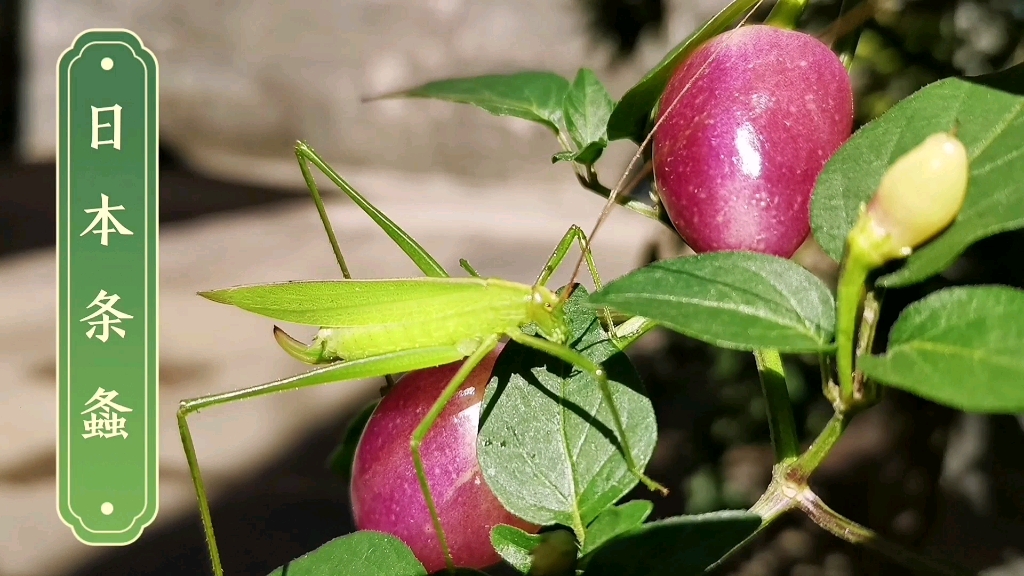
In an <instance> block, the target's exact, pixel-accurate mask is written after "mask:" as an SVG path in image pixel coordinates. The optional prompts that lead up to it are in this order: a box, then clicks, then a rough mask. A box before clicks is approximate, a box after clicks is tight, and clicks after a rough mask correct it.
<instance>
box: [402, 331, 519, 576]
mask: <svg viewBox="0 0 1024 576" xmlns="http://www.w3.org/2000/svg"><path fill="white" fill-rule="evenodd" d="M498 340H499V336H498V335H497V334H495V335H493V336H489V337H487V338H485V339H484V340H483V341H482V342H481V343H480V345H479V346H477V348H476V350H475V351H474V352H473V353H472V354H470V355H469V357H468V358H466V361H465V362H463V363H462V366H461V367H460V368H459V371H458V372H456V373H455V376H452V379H451V380H450V381H449V382H448V385H447V386H445V389H444V391H443V392H441V396H439V397H438V398H437V400H435V401H434V404H433V405H432V406H431V407H430V411H429V412H427V415H426V417H424V418H423V421H422V422H420V423H419V425H418V426H416V430H414V431H413V433H412V439H411V440H410V442H409V449H410V451H411V452H412V462H413V465H414V466H415V467H416V478H417V479H419V482H420V490H422V491H423V499H424V500H426V502H427V509H428V510H430V520H431V521H432V522H433V523H434V531H435V532H437V538H438V541H439V542H440V544H441V549H442V551H443V552H444V561H445V564H447V565H448V570H450V571H453V570H455V562H454V561H453V560H452V553H451V550H450V549H449V548H448V539H447V538H446V537H445V535H444V527H442V526H441V516H440V515H439V514H438V513H437V504H436V503H435V502H434V495H433V493H432V492H431V491H430V482H428V481H427V471H426V468H425V467H424V466H423V457H422V456H421V454H420V446H421V445H422V444H423V440H424V439H426V437H427V434H429V433H430V430H431V429H432V428H433V427H434V424H435V423H436V422H437V419H438V418H439V417H440V416H441V413H442V412H443V411H444V408H445V406H447V405H448V402H450V401H451V399H452V397H454V396H455V394H456V392H458V391H459V388H461V387H462V385H463V384H464V383H465V382H466V378H469V375H470V374H472V373H473V370H474V369H476V367H477V366H478V365H479V364H480V362H481V361H483V359H484V358H485V357H486V356H487V355H488V354H490V353H491V351H492V350H494V349H495V348H496V347H497V346H498Z"/></svg>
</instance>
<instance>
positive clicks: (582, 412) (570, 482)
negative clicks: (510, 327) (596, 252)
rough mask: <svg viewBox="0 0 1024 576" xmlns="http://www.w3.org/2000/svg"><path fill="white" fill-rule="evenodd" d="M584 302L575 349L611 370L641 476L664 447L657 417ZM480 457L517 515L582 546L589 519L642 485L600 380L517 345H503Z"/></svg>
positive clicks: (572, 310)
mask: <svg viewBox="0 0 1024 576" xmlns="http://www.w3.org/2000/svg"><path fill="white" fill-rule="evenodd" d="M586 295H587V294H586V290H585V289H584V288H582V287H577V288H576V290H575V291H574V292H573V295H572V296H571V297H570V298H569V300H568V302H566V305H565V308H564V310H565V314H566V320H567V323H568V325H569V329H570V333H571V336H570V338H569V343H570V345H571V347H572V348H574V349H575V350H577V351H579V352H580V353H581V354H583V355H584V356H586V357H587V358H589V359H590V360H592V361H594V362H599V363H602V364H603V366H604V368H605V369H606V370H607V373H608V378H609V380H610V384H611V389H612V398H613V401H614V402H615V405H616V407H617V408H618V411H619V414H620V415H621V417H622V421H623V426H624V427H625V430H626V434H627V435H628V441H629V445H630V448H631V450H632V454H633V459H634V460H635V461H636V463H637V465H639V466H641V467H643V466H644V465H645V464H646V463H647V461H648V459H650V457H651V454H652V452H653V450H654V443H655V441H656V439H657V424H656V423H655V419H654V409H653V408H652V407H651V402H650V400H648V399H647V398H646V397H645V396H644V395H643V385H642V384H641V382H640V377H639V376H638V375H637V373H636V370H635V369H634V368H633V365H632V363H630V361H629V358H627V357H626V355H625V354H623V353H622V352H621V351H620V350H619V349H618V348H617V347H616V346H615V345H614V344H613V343H612V342H611V341H610V340H609V339H608V335H607V334H606V333H605V332H604V330H603V329H602V327H601V324H600V322H598V320H597V317H596V316H595V315H594V313H593V312H592V311H591V310H589V309H587V308H586V307H585V306H583V305H582V303H583V301H584V300H585V299H586ZM595 416H596V417H595ZM477 457H478V459H479V461H480V468H481V470H482V471H483V475H484V479H485V480H486V481H487V484H488V485H489V486H490V487H491V490H493V491H494V494H495V495H496V496H497V497H498V499H499V500H500V501H501V503H502V504H503V505H504V506H505V507H506V508H507V509H508V510H509V511H510V512H512V513H513V514H515V515H516V516H518V517H520V518H522V519H524V520H526V521H528V522H531V523H533V524H537V525H541V526H549V525H552V524H561V525H563V526H568V527H570V528H572V529H573V531H574V532H575V533H576V535H577V536H578V537H580V538H581V539H582V537H583V534H584V527H585V526H586V525H587V524H588V523H590V521H591V520H593V519H594V518H596V517H597V516H598V515H599V514H600V513H601V512H603V511H604V510H605V509H606V508H607V507H609V506H611V505H612V504H613V503H615V501H616V500H618V499H619V498H621V497H622V496H624V495H625V494H626V493H627V492H629V490H630V489H631V488H633V486H635V485H636V484H637V478H636V476H634V475H633V474H631V473H630V472H629V471H628V469H627V467H626V462H625V459H624V458H623V456H622V453H621V451H620V443H619V437H618V435H617V434H616V433H615V425H614V422H613V420H612V416H611V412H610V410H609V408H608V405H607V404H606V403H605V402H604V400H603V397H602V395H601V392H600V387H599V386H598V383H597V381H596V380H594V379H593V378H592V377H591V376H590V375H589V374H587V373H585V372H583V371H581V370H579V369H577V368H575V367H573V366H569V365H567V364H565V363H564V362H562V361H560V360H557V359H555V358H552V357H551V356H548V355H547V354H543V353H540V352H537V351H535V350H533V349H532V348H527V347H524V346H521V345H518V344H516V343H515V342H509V343H508V344H507V345H506V346H505V348H504V350H503V351H502V354H501V357H500V358H499V359H498V361H497V363H496V364H495V367H494V377H493V378H492V380H491V382H490V384H489V385H488V387H487V393H486V396H485V399H484V409H483V413H482V414H481V427H480V435H479V439H478V442H477Z"/></svg>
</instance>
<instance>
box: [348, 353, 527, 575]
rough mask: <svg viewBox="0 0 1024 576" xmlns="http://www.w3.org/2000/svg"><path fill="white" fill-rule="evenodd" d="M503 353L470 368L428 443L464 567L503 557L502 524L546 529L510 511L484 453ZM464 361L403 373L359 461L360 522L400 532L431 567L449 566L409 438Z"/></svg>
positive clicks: (425, 452)
mask: <svg viewBox="0 0 1024 576" xmlns="http://www.w3.org/2000/svg"><path fill="white" fill-rule="evenodd" d="M497 358H498V351H495V352H492V353H491V354H490V355H489V356H488V357H487V358H485V359H484V360H483V362H481V363H480V365H479V366H477V368H476V370H474V371H473V372H472V374H470V376H469V378H468V379H467V381H466V383H465V384H463V386H462V388H460V390H459V392H458V393H457V394H456V395H455V397H454V398H452V401H451V402H450V403H449V404H448V406H446V407H445V409H444V411H443V412H442V413H441V416H440V418H439V419H438V421H437V423H436V424H435V425H434V428H433V429H432V430H431V432H430V433H429V434H428V435H427V438H426V439H425V440H424V442H423V444H422V446H421V454H422V456H423V465H424V469H425V470H426V474H427V479H428V481H429V482H430V488H431V491H432V493H433V495H434V499H435V503H436V504H437V509H438V515H439V516H440V518H441V525H442V526H443V527H444V531H445V536H446V537H447V539H448V546H449V548H450V549H451V554H452V559H453V560H454V561H455V564H456V565H457V566H460V567H463V568H476V569H481V568H486V567H488V566H491V565H493V564H496V563H497V562H498V561H499V560H500V557H499V556H498V554H497V552H495V551H494V547H493V546H492V545H491V539H490V538H491V529H492V528H493V527H494V526H495V525H497V524H510V525H512V526H516V527H518V528H522V529H523V530H527V531H529V532H536V531H537V530H538V529H539V528H538V527H536V526H532V525H530V524H528V523H526V522H524V521H522V520H520V519H519V518H517V517H515V516H513V515H512V514H511V513H510V512H508V511H507V510H505V508H504V507H503V506H502V505H501V503H500V502H499V501H498V499H497V497H496V496H494V493H493V492H491V489H490V487H488V486H487V483H486V482H485V481H484V479H483V475H482V474H481V472H480V466H479V464H478V462H477V458H476V441H477V428H478V425H479V420H480V409H481V403H482V402H483V398H484V387H485V386H486V385H487V382H488V381H489V380H490V377H491V371H492V370H493V368H494V363H495V361H496V360H497ZM461 364H462V363H461V362H456V363H454V364H447V365H445V366H439V367H437V368H430V369H426V370H419V371H416V372H411V373H409V374H406V375H405V376H404V377H402V378H401V379H400V380H399V381H398V382H397V383H396V385H395V387H394V388H393V389H392V390H391V391H390V392H388V394H387V395H386V396H385V397H384V398H383V399H382V400H381V402H380V404H379V405H378V406H377V409H376V410H375V411H374V413H373V415H372V416H371V417H370V420H369V421H368V422H367V424H366V429H365V430H364V431H363V435H362V438H361V439H360V441H359V446H358V448H357V449H356V456H355V461H354V463H353V466H352V510H353V515H354V517H355V522H356V526H357V527H358V528H359V529H360V530H376V531H379V532H386V533H388V534H392V535H394V536H396V537H397V538H399V539H400V540H402V541H403V542H405V544H406V545H407V546H409V547H410V548H411V549H412V551H413V553H414V554H415V555H416V557H417V558H418V559H419V560H420V562H422V563H423V565H424V566H425V567H426V569H427V571H428V572H431V573H432V572H435V571H438V570H441V569H443V568H444V567H445V559H444V552H443V551H442V549H441V545H440V543H439V540H438V537H437V534H436V532H435V531H434V525H433V523H432V521H431V519H430V513H429V511H428V510H427V504H426V501H425V499H424V498H423V493H422V491H421V490H420V485H419V482H418V480H417V478H416V470H415V468H414V467H413V460H412V454H411V452H410V450H409V440H410V438H411V437H412V433H413V430H414V429H415V428H416V426H418V425H419V423H420V421H422V420H423V418H424V417H425V416H426V414H427V411H428V410H429V409H430V407H431V405H432V404H433V403H434V401H435V400H436V399H437V398H438V397H439V396H440V395H441V392H442V390H444V387H445V386H446V385H447V384H448V382H449V381H450V380H451V378H452V376H454V375H455V373H456V372H457V371H458V369H459V367H460V366H461Z"/></svg>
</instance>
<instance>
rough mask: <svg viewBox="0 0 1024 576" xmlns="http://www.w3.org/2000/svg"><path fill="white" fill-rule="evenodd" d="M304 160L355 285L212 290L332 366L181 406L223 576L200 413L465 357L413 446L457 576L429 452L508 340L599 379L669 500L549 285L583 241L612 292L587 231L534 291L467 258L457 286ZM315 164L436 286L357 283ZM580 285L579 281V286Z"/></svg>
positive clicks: (332, 175) (283, 341) (307, 153)
mask: <svg viewBox="0 0 1024 576" xmlns="http://www.w3.org/2000/svg"><path fill="white" fill-rule="evenodd" d="M295 154H296V158H297V159H298V162H299V167H300V169H301V170H302V175H303V178H304V179H305V182H306V185H307V187H308V188H309V191H310V193H311V195H312V197H313V200H314V202H315V204H316V207H317V210H318V211H319V213H320V218H321V220H322V221H323V224H324V228H325V230H326V232H327V235H328V238H329V240H330V242H331V246H332V248H333V250H334V253H335V257H336V258H337V260H338V264H339V266H340V267H341V270H342V274H343V276H344V277H345V279H344V280H335V281H316V282H313V281H310V282H284V283H276V284H264V285H252V286H240V287H235V288H228V289H224V290H214V291H209V292H203V293H201V295H202V296H204V297H206V298H208V299H210V300H213V301H215V302H221V303H225V304H231V305H234V306H237V307H239V308H242V309H244V310H248V311H251V312H254V313H257V314H260V315H262V316H266V317H269V318H272V319H275V320H279V321H283V322H292V323H296V324H304V325H312V326H318V327H320V328H321V329H320V331H319V332H318V334H317V336H316V337H315V339H314V340H313V343H312V344H310V345H306V344H303V343H301V342H299V341H297V340H295V339H293V338H292V337H290V336H288V335H287V334H285V333H284V331H282V330H281V329H279V328H277V327H275V328H274V335H275V338H276V339H277V341H278V343H279V344H280V345H281V347H282V348H283V349H284V350H285V351H286V352H288V353H289V354H290V355H292V356H293V357H295V358H297V359H299V360H301V361H303V362H305V363H308V364H326V365H325V366H323V367H320V368H316V369H314V370H311V371H309V372H306V373H304V374H300V375H298V376H293V377H289V378H284V379H281V380H277V381H274V382H269V383H266V384H261V385H257V386H253V387H249V388H245V389H241V390H237V391H232V392H226V393H222V394H214V395H210V396H204V397H200V398H195V399H190V400H184V401H182V402H181V405H180V407H179V409H178V414H177V418H178V428H179V431H180V433H181V440H182V444H183V447H184V450H185V455H186V458H187V460H188V466H189V472H190V474H191V476H192V481H193V483H194V485H195V489H196V495H197V497H198V500H199V509H200V515H201V518H202V522H203V528H204V531H205V534H206V539H207V544H208V547H209V552H210V558H211V561H212V563H213V570H214V573H215V575H216V576H222V575H223V568H222V566H221V562H220V557H219V552H218V549H217V544H216V540H215V537H214V532H213V526H212V522H211V519H210V510H209V504H208V502H207V497H206V490H205V488H204V486H203V481H202V476H201V474H200V470H199V464H198V462H197V459H196V454H195V448H194V445H193V442H192V437H191V433H190V432H189V428H188V423H187V416H188V415H189V414H192V413H195V412H198V411H199V410H201V409H204V408H208V407H211V406H216V405H220V404H227V403H230V402H236V401H240V400H244V399H248V398H255V397H258V396H263V395H266V394H272V393H276V392H283V391H286V390H294V389H298V388H303V387H308V386H315V385H319V384H328V383H334V382H341V381H346V380H357V379H365V378H373V377H387V376H389V375H392V374H397V373H402V372H409V371H414V370H419V369H424V368H430V367H433V366H439V365H442V364H448V363H451V362H456V361H459V360H463V361H464V362H463V365H462V367H461V368H460V369H459V371H458V372H457V373H456V375H455V376H454V377H453V378H452V380H451V381H450V383H449V384H448V385H447V387H446V388H445V390H444V392H443V393H442V395H441V396H440V397H439V398H438V399H437V401H436V402H435V403H434V405H433V406H432V407H431V409H430V411H429V412H428V414H427V416H426V418H425V419H424V420H423V422H422V423H421V424H420V425H419V426H418V427H417V428H416V430H415V432H414V434H413V437H412V438H411V440H410V449H411V451H412V456H413V461H414V464H415V467H416V474H417V478H418V480H419V483H420V486H421V489H422V491H423V495H424V498H425V500H426V504H427V506H428V509H429V511H430V514H431V518H432V519H433V522H434V527H435V530H436V532H437V535H438V539H439V543H440V545H441V547H442V549H443V550H444V553H445V558H446V560H447V562H448V565H449V568H452V561H451V554H450V551H449V548H448V545H447V542H446V540H445V536H444V530H443V527H442V526H441V523H440V520H439V517H438V514H437V509H436V506H435V503H434V499H433V496H432V494H431V492H430V486H429V484H428V482H427V477H426V473H425V471H424V468H423V464H422V459H421V458H420V453H419V447H420V444H421V442H422V441H423V440H424V438H425V437H426V436H427V434H428V433H429V431H430V429H431V427H432V425H433V423H434V421H435V420H436V419H437V417H438V416H439V415H440V414H441V412H442V411H443V409H444V407H445V405H446V404H447V403H448V402H449V400H451V398H452V397H453V396H454V394H455V393H456V392H457V391H458V389H459V388H460V387H461V385H462V384H463V382H464V381H465V379H466V378H467V377H468V376H469V374H470V373H471V372H472V371H473V369H474V368H475V367H476V366H477V364H478V363H479V362H480V361H481V360H482V359H483V358H485V357H486V356H487V355H488V353H490V352H491V351H492V350H494V349H495V347H496V346H497V345H498V343H499V341H500V339H501V338H503V337H507V338H509V339H511V340H513V341H515V342H518V343H520V344H522V345H525V346H529V347H532V348H534V349H537V350H539V351H542V352H544V353H547V354H549V355H551V356H553V357H555V358H558V359H560V360H563V361H565V362H567V363H569V364H571V365H574V366H576V367H577V368H579V369H581V370H583V371H585V372H588V373H590V374H591V375H592V376H593V377H594V379H595V380H596V381H597V383H598V385H599V386H600V387H601V393H602V395H603V397H604V399H605V401H606V402H607V403H608V405H609V407H610V408H611V414H612V417H613V420H614V424H615V431H616V434H617V440H618V443H619V449H620V452H621V453H622V455H623V457H624V459H625V461H626V464H627V466H628V468H629V470H630V472H631V473H633V474H634V475H636V477H637V478H638V479H639V480H641V481H642V482H643V483H644V484H645V485H646V486H648V487H649V488H650V489H652V490H656V491H659V492H662V493H665V492H667V490H666V489H665V488H664V487H662V486H661V485H660V484H658V483H657V482H655V481H653V480H651V479H649V478H648V477H647V476H645V475H644V474H643V472H642V471H641V470H639V468H638V467H637V465H636V464H635V462H634V460H633V457H632V451H631V450H630V448H629V441H628V438H627V436H626V434H625V432H624V426H623V423H622V419H621V417H620V415H619V413H618V410H617V409H616V407H615V404H614V403H613V402H612V398H611V391H610V388H609V383H608V378H607V375H606V373H605V371H604V369H603V368H602V367H601V366H600V365H597V364H595V363H594V362H592V361H590V360H589V359H587V358H586V357H584V356H583V355H581V354H580V353H579V352H577V351H575V350H573V349H572V348H570V347H568V346H567V345H566V343H565V340H566V337H567V336H568V334H567V328H566V324H565V320H564V316H563V313H562V305H563V304H564V302H565V299H566V298H567V296H568V293H569V289H566V290H565V293H564V294H563V295H562V297H559V296H558V295H556V294H555V293H554V292H552V291H551V290H549V289H548V288H547V287H545V283H546V282H547V281H548V279H549V278H550V276H551V275H552V274H553V273H554V271H555V270H556V269H557V267H558V266H559V265H560V264H561V263H562V261H563V260H564V258H565V256H566V254H567V253H568V251H569V250H570V249H571V248H572V245H573V243H578V244H579V245H580V248H581V250H582V252H583V254H582V255H581V258H580V265H582V263H583V261H585V262H586V263H587V266H588V269H589V271H590V273H591V275H592V277H593V280H594V283H595V285H596V287H597V288H598V289H600V287H601V280H600V277H599V276H598V273H597V269H596V266H595V264H594V260H593V257H592V256H591V254H590V252H589V242H588V241H587V237H586V235H585V234H584V233H583V231H582V230H581V229H580V228H579V227H577V226H573V227H572V228H570V229H569V231H568V232H566V234H565V235H564V236H563V237H562V240H561V241H560V242H559V244H558V245H557V247H556V248H555V250H554V252H553V253H552V255H551V257H550V259H549V260H548V262H547V263H546V265H545V266H544V268H543V269H542V271H541V273H540V275H539V276H538V278H537V281H536V282H535V283H534V284H533V285H526V284H519V283H515V282H509V281H505V280H500V279H484V278H481V277H479V275H478V274H477V273H476V271H475V270H474V269H473V268H472V267H471V266H470V265H469V264H468V263H467V262H465V261H462V266H463V268H465V269H466V270H467V271H468V272H469V273H470V274H471V277H469V278H451V277H449V276H448V274H447V272H445V270H444V269H443V268H442V267H441V265H440V264H438V263H437V261H436V260H434V258H433V257H431V256H430V255H429V254H428V253H427V252H426V251H425V250H424V249H423V248H422V247H421V246H420V245H419V244H418V243H416V241H415V240H413V239H412V238H411V237H410V236H409V235H408V234H406V233H405V232H404V231H403V230H402V229H401V228H399V227H398V226H397V225H396V224H394V223H393V222H392V221H391V220H389V219H388V218H387V217H386V216H385V215H384V214H383V213H382V212H380V211H379V210H377V209H376V208H375V207H374V206H372V205H371V204H370V203H369V202H368V201H367V200H366V199H365V198H363V197H362V196H361V195H360V194H359V193H358V192H357V191H356V190H355V189H353V188H352V187H351V186H350V185H349V184H348V183H347V182H345V181H344V180H343V179H342V178H341V176H339V175H338V174H337V173H336V172H335V171H334V170H333V169H332V168H331V167H330V166H328V165H327V164H326V162H324V161H323V160H322V159H321V158H320V156H319V155H317V154H316V153H315V152H314V151H313V150H312V149H311V148H309V147H308V146H307V145H306V144H304V143H301V142H300V143H298V144H297V145H296V148H295ZM309 164H313V165H314V166H316V167H317V168H318V169H319V170H320V171H321V172H323V173H324V174H325V175H326V176H327V177H328V178H329V179H330V180H331V181H332V182H333V183H334V184H335V185H337V186H338V187H339V188H340V189H341V190H342V191H344V192H345V194H347V195H348V196H349V197H350V198H351V199H352V200H353V201H354V202H355V203H356V204H357V205H358V206H359V207H360V208H362V209H363V211H365V212H366V213H367V214H368V215H369V216H370V217H371V218H372V219H373V220H374V221H375V222H376V223H377V224H378V225H379V226H380V227H381V228H382V229H383V230H384V231H385V232H386V233H387V234H388V235H389V236H390V237H391V238H392V239H393V240H394V241H395V242H396V243H397V244H398V245H399V246H400V247H401V248H402V250H403V251H404V252H405V253H406V254H407V255H408V256H409V257H410V258H411V259H412V260H413V262H415V263H416V265H417V266H418V267H419V269H420V270H421V271H422V272H423V273H424V274H425V275H426V277H425V278H410V279H400V280H352V279H351V276H350V274H349V272H348V268H347V266H346V264H345V260H344V257H343V256H342V253H341V250H340V248H339V246H338V241H337V238H336V236H335V234H334V231H333V228H332V227H331V224H330V221H329V219H328V217H327V214H326V210H325V209H324V205H323V201H322V199H321V197H320V193H319V190H318V188H317V185H316V182H315V180H314V179H313V176H312V174H311V172H310V169H309ZM578 268H579V265H578V266H577V269H578ZM572 285H574V284H573V283H570V287H571V286H572ZM526 325H533V326H535V327H536V328H537V329H538V333H539V334H540V337H538V336H531V335H528V334H526V333H524V332H523V331H522V330H521V328H522V327H524V326H526ZM650 327H651V325H650V324H649V323H647V322H646V321H644V320H643V319H640V318H637V319H635V320H634V321H630V322H627V323H625V324H623V325H621V326H620V327H619V328H620V330H618V336H619V337H629V338H633V337H636V336H637V335H638V334H640V333H642V332H645V331H646V330H647V329H648V328H650Z"/></svg>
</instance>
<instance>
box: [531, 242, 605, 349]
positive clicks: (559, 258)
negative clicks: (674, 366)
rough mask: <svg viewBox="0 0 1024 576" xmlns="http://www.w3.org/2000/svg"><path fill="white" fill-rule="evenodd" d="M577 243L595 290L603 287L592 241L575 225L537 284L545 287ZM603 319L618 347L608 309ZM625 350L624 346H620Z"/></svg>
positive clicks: (603, 311)
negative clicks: (592, 249) (591, 244)
mask: <svg viewBox="0 0 1024 576" xmlns="http://www.w3.org/2000/svg"><path fill="white" fill-rule="evenodd" d="M573 242H577V243H578V244H579V246H580V251H581V252H582V253H583V258H584V260H585V261H586V263H587V270H589V271H590V277H591V278H592V279H593V280H594V288H595V289H596V290H600V289H601V287H602V283H601V275H600V274H598V273H597V263H595V262H594V254H593V252H591V250H590V241H589V240H588V239H587V234H586V233H585V232H584V231H583V229H582V228H580V227H579V226H577V225H575V224H573V225H572V226H570V227H569V230H568V231H566V233H565V235H563V236H562V239H561V240H560V241H559V242H558V245H557V246H556V247H555V251H554V252H552V253H551V257H550V258H548V261H547V263H546V264H544V269H543V270H541V273H540V275H539V276H538V277H537V282H536V284H538V285H542V286H543V285H545V284H546V283H547V281H548V279H549V278H551V275H552V274H553V273H554V272H555V270H557V269H558V267H559V266H560V265H561V264H562V262H563V261H565V257H566V255H567V254H568V253H569V249H570V248H572V243H573ZM601 319H602V320H603V321H604V326H605V329H606V330H607V331H608V334H609V335H610V336H611V338H612V340H613V341H614V342H615V343H616V344H617V345H618V344H619V341H618V337H617V336H616V334H615V323H614V322H613V321H612V313H611V311H610V310H608V309H607V308H604V309H602V310H601ZM619 347H620V348H623V346H619Z"/></svg>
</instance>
